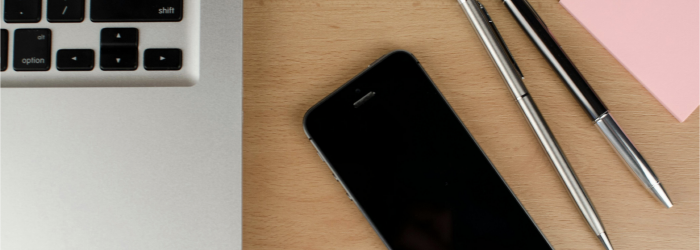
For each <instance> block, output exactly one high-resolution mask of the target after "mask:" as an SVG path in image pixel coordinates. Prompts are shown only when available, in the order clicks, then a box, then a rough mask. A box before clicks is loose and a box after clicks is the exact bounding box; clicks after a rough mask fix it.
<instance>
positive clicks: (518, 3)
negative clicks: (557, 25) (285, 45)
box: [503, 0, 608, 121]
mask: <svg viewBox="0 0 700 250" xmlns="http://www.w3.org/2000/svg"><path fill="white" fill-rule="evenodd" d="M503 3H504V4H505V5H506V7H507V9H508V10H509V11H510V13H511V14H512V15H513V17H514V18H515V20H516V21H518V23H519V24H520V27H521V28H523V30H524V31H525V33H527V35H528V37H530V40H532V42H533V43H534V44H535V46H537V48H538V49H539V50H540V52H541V53H542V55H543V56H544V57H545V58H546V59H547V61H548V62H549V64H550V65H551V66H552V68H554V70H555V71H556V72H557V74H558V75H559V77H560V78H561V79H562V81H564V83H565V85H566V87H567V88H568V89H569V91H570V92H571V94H573V95H574V96H575V97H576V100H577V101H578V102H579V104H581V107H583V109H584V110H585V111H586V112H587V113H588V115H589V117H590V118H591V120H594V121H595V120H596V119H597V118H598V117H600V116H602V115H603V114H604V113H605V112H606V111H607V110H608V108H607V107H605V104H603V102H602V101H601V100H600V98H598V95H596V93H595V92H594V91H593V89H592V88H591V86H590V85H589V84H588V82H587V81H586V79H585V78H584V77H583V75H582V74H581V72H579V71H578V69H577V68H576V66H574V64H573V62H571V60H570V59H569V57H568V56H567V55H566V53H564V50H563V49H562V48H561V46H559V43H557V41H556V39H555V38H554V36H552V34H551V33H550V32H549V29H548V28H547V26H546V25H545V23H544V21H542V19H541V18H540V17H539V15H537V12H535V9H533V8H532V6H530V4H529V3H528V2H527V0H504V1H503Z"/></svg>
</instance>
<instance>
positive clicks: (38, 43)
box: [13, 29, 51, 71]
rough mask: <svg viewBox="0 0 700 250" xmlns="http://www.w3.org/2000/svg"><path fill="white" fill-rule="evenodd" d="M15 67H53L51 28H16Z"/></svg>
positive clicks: (32, 68)
mask: <svg viewBox="0 0 700 250" xmlns="http://www.w3.org/2000/svg"><path fill="white" fill-rule="evenodd" d="M14 44H15V48H14V56H13V57H14V59H13V67H14V69H15V71H23V70H43V71H46V70H49V68H51V30H49V29H17V30H15V42H14Z"/></svg>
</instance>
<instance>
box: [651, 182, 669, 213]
mask: <svg viewBox="0 0 700 250" xmlns="http://www.w3.org/2000/svg"><path fill="white" fill-rule="evenodd" d="M650 189H651V192H652V193H654V195H655V196H656V198H658V199H659V201H661V203H663V204H664V206H666V208H671V207H673V202H671V198H669V197H668V194H666V190H665V189H664V187H663V186H661V183H657V184H655V185H652V186H651V187H650Z"/></svg>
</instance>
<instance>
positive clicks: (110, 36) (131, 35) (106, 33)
mask: <svg viewBox="0 0 700 250" xmlns="http://www.w3.org/2000/svg"><path fill="white" fill-rule="evenodd" d="M138 45H139V30H138V29H136V28H104V29H102V32H101V34H100V46H131V47H136V46H138Z"/></svg>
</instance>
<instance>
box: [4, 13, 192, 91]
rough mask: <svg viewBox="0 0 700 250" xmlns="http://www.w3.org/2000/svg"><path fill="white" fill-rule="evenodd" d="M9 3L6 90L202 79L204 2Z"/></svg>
mask: <svg viewBox="0 0 700 250" xmlns="http://www.w3.org/2000/svg"><path fill="white" fill-rule="evenodd" d="M2 1H3V3H2V11H0V12H1V13H2V18H3V23H2V27H1V28H2V33H1V35H2V38H1V42H2V48H1V49H2V50H1V52H2V55H0V57H1V59H2V65H1V66H2V67H1V68H0V69H1V70H2V73H0V75H1V79H0V80H1V81H0V83H1V84H2V87H129V86H192V85H194V84H196V83H197V81H198V79H199V21H200V20H199V4H200V3H199V1H195V0H119V1H115V0H2Z"/></svg>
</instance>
